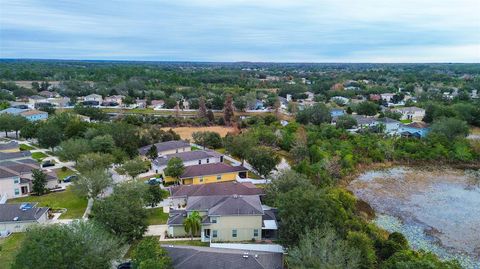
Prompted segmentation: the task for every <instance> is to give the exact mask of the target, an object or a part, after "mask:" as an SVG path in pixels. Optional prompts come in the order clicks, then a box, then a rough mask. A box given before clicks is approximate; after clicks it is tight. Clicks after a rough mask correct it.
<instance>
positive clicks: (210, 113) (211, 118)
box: [207, 110, 215, 122]
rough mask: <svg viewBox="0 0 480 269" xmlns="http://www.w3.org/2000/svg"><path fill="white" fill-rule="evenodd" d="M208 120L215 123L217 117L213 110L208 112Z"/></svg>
mask: <svg viewBox="0 0 480 269" xmlns="http://www.w3.org/2000/svg"><path fill="white" fill-rule="evenodd" d="M207 119H208V121H209V122H213V121H215V115H214V114H213V111H212V110H208V112H207Z"/></svg>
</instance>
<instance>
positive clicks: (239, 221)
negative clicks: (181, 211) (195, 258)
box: [202, 215, 262, 242]
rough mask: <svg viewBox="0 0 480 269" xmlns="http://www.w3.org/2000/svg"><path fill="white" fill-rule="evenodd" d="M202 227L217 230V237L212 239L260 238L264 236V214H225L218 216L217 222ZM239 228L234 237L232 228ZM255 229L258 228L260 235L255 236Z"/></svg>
mask: <svg viewBox="0 0 480 269" xmlns="http://www.w3.org/2000/svg"><path fill="white" fill-rule="evenodd" d="M202 229H210V235H211V236H213V230H217V237H216V238H213V237H212V241H226V242H230V241H248V240H251V239H252V238H255V239H256V240H260V239H261V237H262V216H260V215H259V216H223V217H217V223H212V224H210V225H205V226H204V227H202ZM234 229H236V230H237V237H232V230H234ZM254 229H257V230H258V236H256V237H254V236H253V232H254Z"/></svg>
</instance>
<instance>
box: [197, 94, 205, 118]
mask: <svg viewBox="0 0 480 269" xmlns="http://www.w3.org/2000/svg"><path fill="white" fill-rule="evenodd" d="M197 117H199V118H201V119H206V118H207V106H206V105H205V97H203V96H201V97H200V99H198V114H197Z"/></svg>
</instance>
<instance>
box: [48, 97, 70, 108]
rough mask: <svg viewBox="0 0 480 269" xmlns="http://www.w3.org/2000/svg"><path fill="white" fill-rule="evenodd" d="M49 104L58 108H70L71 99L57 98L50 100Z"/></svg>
mask: <svg viewBox="0 0 480 269" xmlns="http://www.w3.org/2000/svg"><path fill="white" fill-rule="evenodd" d="M48 102H49V103H50V104H52V105H54V106H56V107H68V106H69V105H70V98H69V97H57V98H51V99H48Z"/></svg>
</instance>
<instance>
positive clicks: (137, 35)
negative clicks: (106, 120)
mask: <svg viewBox="0 0 480 269" xmlns="http://www.w3.org/2000/svg"><path fill="white" fill-rule="evenodd" d="M0 58H35V59H80V60H147V61H221V62H235V61H255V62H382V63H383V62H476V63H479V62H480V0H311V1H310V0H293V1H292V0H264V1H262V0H135V1H134V0H131V1H126V0H116V1H113V0H78V1H77V0H64V1H58V0H43V1H40V0H21V1H20V0H0Z"/></svg>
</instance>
